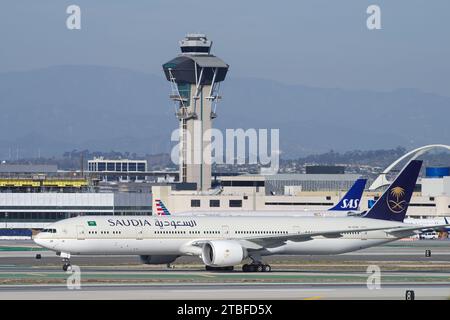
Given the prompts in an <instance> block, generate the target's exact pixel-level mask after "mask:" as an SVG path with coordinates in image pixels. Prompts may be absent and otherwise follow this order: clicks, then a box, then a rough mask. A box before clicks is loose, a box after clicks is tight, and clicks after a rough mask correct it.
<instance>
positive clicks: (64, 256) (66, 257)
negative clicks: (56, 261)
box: [59, 252, 72, 271]
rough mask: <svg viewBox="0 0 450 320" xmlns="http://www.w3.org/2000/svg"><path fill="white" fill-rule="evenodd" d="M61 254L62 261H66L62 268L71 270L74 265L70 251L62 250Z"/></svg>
mask: <svg viewBox="0 0 450 320" xmlns="http://www.w3.org/2000/svg"><path fill="white" fill-rule="evenodd" d="M59 256H60V257H61V258H62V262H63V263H64V264H63V267H62V269H63V270H64V271H71V270H72V265H71V264H70V253H65V252H61V253H60V254H59Z"/></svg>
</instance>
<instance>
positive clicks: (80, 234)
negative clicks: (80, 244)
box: [77, 226, 86, 240]
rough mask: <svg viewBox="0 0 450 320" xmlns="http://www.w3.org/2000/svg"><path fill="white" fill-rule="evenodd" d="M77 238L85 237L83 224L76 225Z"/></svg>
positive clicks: (82, 238)
mask: <svg viewBox="0 0 450 320" xmlns="http://www.w3.org/2000/svg"><path fill="white" fill-rule="evenodd" d="M77 239H78V240H84V239H86V231H85V230H84V227H83V226H77Z"/></svg>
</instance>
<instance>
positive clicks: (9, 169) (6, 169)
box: [0, 163, 58, 173]
mask: <svg viewBox="0 0 450 320" xmlns="http://www.w3.org/2000/svg"><path fill="white" fill-rule="evenodd" d="M57 171H58V166H57V165H54V164H9V163H2V164H0V173H56V172H57Z"/></svg>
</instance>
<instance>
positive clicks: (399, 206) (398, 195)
mask: <svg viewBox="0 0 450 320" xmlns="http://www.w3.org/2000/svg"><path fill="white" fill-rule="evenodd" d="M405 194H406V193H405V189H403V188H402V187H395V188H392V189H391V190H390V191H389V193H388V195H387V198H386V199H387V205H388V207H389V210H391V211H392V212H393V213H401V212H403V210H405V208H406V205H407V203H406V200H403V198H404V197H405Z"/></svg>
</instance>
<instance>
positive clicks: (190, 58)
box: [163, 34, 229, 191]
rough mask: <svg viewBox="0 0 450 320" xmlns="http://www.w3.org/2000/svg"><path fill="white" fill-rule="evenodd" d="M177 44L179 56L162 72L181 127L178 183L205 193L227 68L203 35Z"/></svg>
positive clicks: (192, 36)
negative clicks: (167, 83) (219, 103)
mask: <svg viewBox="0 0 450 320" xmlns="http://www.w3.org/2000/svg"><path fill="white" fill-rule="evenodd" d="M179 44H180V48H181V54H179V55H178V56H177V57H176V58H174V59H172V60H170V61H169V62H167V63H165V64H163V70H164V74H165V75H166V79H167V80H168V81H170V83H171V86H172V94H171V95H170V98H171V99H172V100H173V101H174V102H175V106H176V116H177V118H178V121H179V126H180V127H179V128H180V141H179V168H180V169H179V171H180V182H188V183H196V184H197V190H198V191H206V190H208V189H210V188H211V132H210V129H211V128H212V120H213V119H214V118H216V117H217V113H216V108H217V102H218V101H219V100H220V99H221V96H220V95H219V89H220V83H221V82H222V81H223V80H225V77H226V74H227V72H228V67H229V65H228V64H226V63H225V62H223V61H222V60H221V59H219V58H218V57H216V56H214V55H212V54H211V46H212V41H210V40H208V39H207V38H206V36H205V35H204V34H188V35H186V37H185V38H184V39H183V40H181V41H180V42H179Z"/></svg>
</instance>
